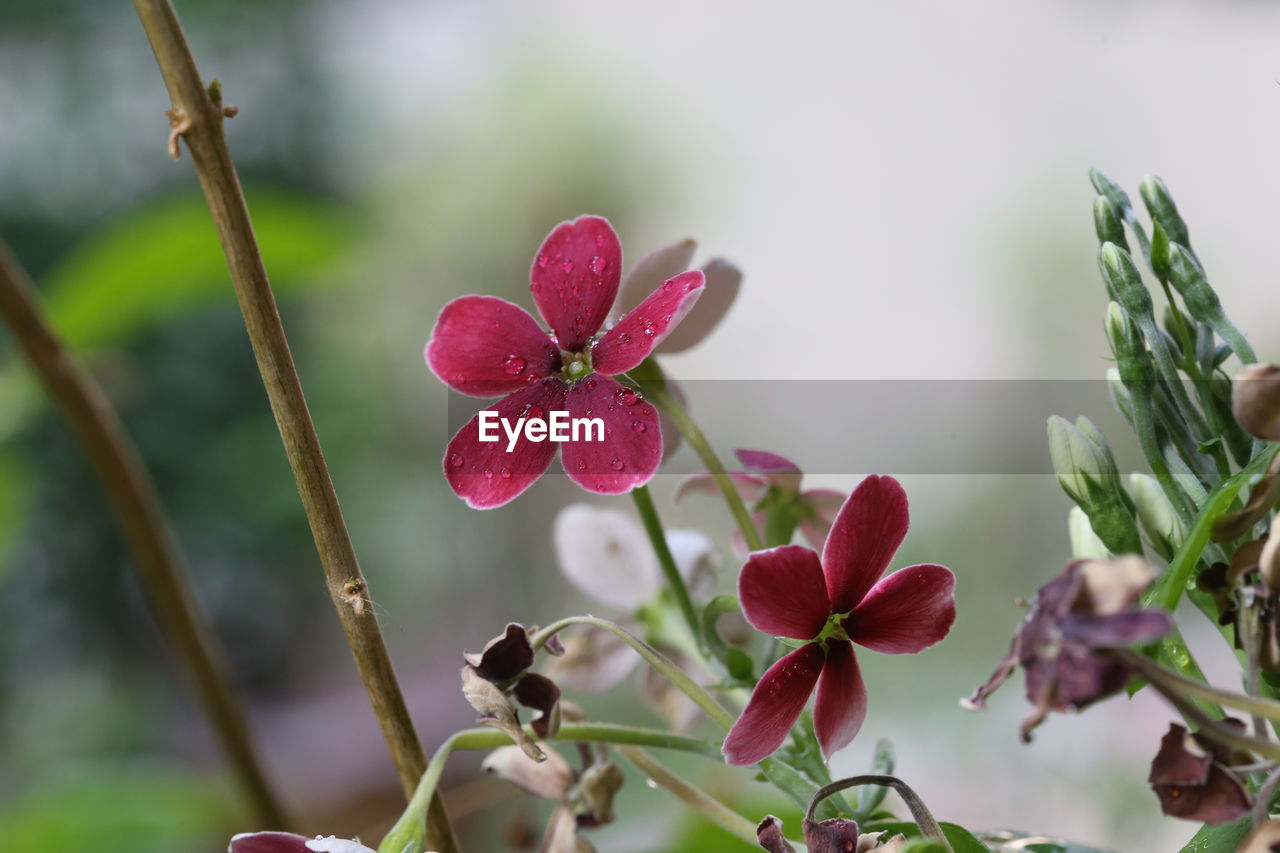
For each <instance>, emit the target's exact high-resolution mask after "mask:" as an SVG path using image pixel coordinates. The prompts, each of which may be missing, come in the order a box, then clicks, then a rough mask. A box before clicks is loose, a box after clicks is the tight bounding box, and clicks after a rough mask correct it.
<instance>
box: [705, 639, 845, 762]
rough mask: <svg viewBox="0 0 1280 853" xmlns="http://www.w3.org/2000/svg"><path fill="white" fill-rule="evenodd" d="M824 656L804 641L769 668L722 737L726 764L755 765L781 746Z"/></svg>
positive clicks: (797, 716) (816, 675)
mask: <svg viewBox="0 0 1280 853" xmlns="http://www.w3.org/2000/svg"><path fill="white" fill-rule="evenodd" d="M825 659H826V654H825V653H824V652H823V651H822V648H821V647H820V646H818V645H817V644H816V643H806V644H805V645H803V646H801V647H800V648H798V649H796V650H795V651H793V652H791V653H790V654H788V655H786V656H784V657H783V658H782V659H781V660H779V661H778V662H777V663H775V664H774V665H773V666H771V667H769V669H768V671H766V672H765V674H764V675H763V676H762V677H761V678H760V681H759V683H758V684H756V688H755V690H753V691H751V699H750V700H749V701H748V702H747V707H746V708H745V709H743V711H742V716H740V717H738V720H737V722H735V723H734V724H733V727H732V728H731V729H729V734H728V736H727V737H726V738H725V739H724V746H723V747H721V750H722V751H723V752H724V756H725V760H726V761H727V762H728V763H729V764H732V765H736V766H741V765H744V764H755V763H756V762H757V761H761V760H763V759H765V758H768V757H769V756H770V755H772V754H773V753H774V752H775V751H776V750H777V749H778V747H780V746H782V742H783V741H784V740H786V739H787V735H788V734H789V733H790V731H791V727H792V726H793V725H795V722H796V720H797V719H798V718H799V717H800V712H801V711H803V710H804V706H805V703H806V702H808V701H809V694H810V693H812V692H813V685H814V684H815V683H816V682H817V680H818V675H819V673H821V672H822V664H823V661H824V660H825Z"/></svg>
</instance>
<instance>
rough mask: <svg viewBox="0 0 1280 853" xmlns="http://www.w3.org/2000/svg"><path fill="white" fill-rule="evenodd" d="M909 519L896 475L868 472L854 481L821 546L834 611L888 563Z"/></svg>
mask: <svg viewBox="0 0 1280 853" xmlns="http://www.w3.org/2000/svg"><path fill="white" fill-rule="evenodd" d="M907 525H908V515H907V493H906V492H904V491H903V490H902V486H901V484H899V483H898V481H897V480H895V479H893V478H892V477H881V476H879V475H876V474H872V475H871V476H870V477H867V478H866V479H865V480H863V481H862V482H861V483H859V484H858V488H856V489H854V490H853V494H851V495H849V499H848V500H846V501H845V502H844V506H843V507H841V508H840V514H839V515H837V516H836V521H835V524H833V525H832V527H831V533H830V534H828V536H827V544H826V545H825V546H824V547H823V549H822V568H823V571H824V572H826V576H827V592H828V594H829V595H830V596H831V610H832V612H834V613H845V612H847V611H850V610H852V609H853V608H855V607H857V606H858V602H860V601H862V598H863V596H865V595H866V594H867V590H869V589H871V587H872V585H874V584H875V582H876V580H877V579H878V578H879V577H880V575H882V574H884V570H885V569H886V568H888V566H889V561H890V560H891V559H893V555H894V553H895V552H896V551H897V550H898V546H899V545H900V544H902V538H903V537H904V536H906V535H907Z"/></svg>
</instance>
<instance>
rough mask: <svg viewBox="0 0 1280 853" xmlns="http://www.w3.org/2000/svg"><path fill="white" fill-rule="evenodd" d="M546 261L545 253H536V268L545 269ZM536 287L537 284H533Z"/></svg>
mask: <svg viewBox="0 0 1280 853" xmlns="http://www.w3.org/2000/svg"><path fill="white" fill-rule="evenodd" d="M547 261H548V258H547V253H546V252H539V253H538V269H540V270H545V269H546V268H547ZM537 287H538V286H537V285H536V284H535V285H534V288H535V289H536V288H537Z"/></svg>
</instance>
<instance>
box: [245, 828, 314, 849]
mask: <svg viewBox="0 0 1280 853" xmlns="http://www.w3.org/2000/svg"><path fill="white" fill-rule="evenodd" d="M227 853H307V838H306V836H303V835H294V834H293V833H292V832H242V833H240V834H239V835H236V836H233V837H232V839H231V844H230V846H228V847H227Z"/></svg>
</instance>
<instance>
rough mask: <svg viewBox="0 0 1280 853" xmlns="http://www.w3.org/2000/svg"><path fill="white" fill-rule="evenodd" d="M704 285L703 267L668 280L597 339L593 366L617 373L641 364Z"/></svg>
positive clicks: (673, 326)
mask: <svg viewBox="0 0 1280 853" xmlns="http://www.w3.org/2000/svg"><path fill="white" fill-rule="evenodd" d="M702 287H703V276H702V272H701V271H700V270H691V271H689V272H686V273H681V274H680V275H678V276H676V277H675V278H672V279H668V280H667V281H666V282H664V283H663V285H662V286H661V287H659V288H658V289H657V290H655V291H654V292H653V293H651V294H649V297H648V298H647V299H645V301H644V302H641V303H640V304H639V305H637V306H636V307H635V309H634V310H632V311H629V312H627V314H626V316H624V317H623V318H622V319H621V320H619V321H618V323H617V325H615V326H614V327H613V328H612V329H610V330H609V331H607V332H605V333H604V337H602V338H600V340H599V341H597V342H596V344H595V346H593V347H592V348H591V363H592V366H594V367H595V369H596V371H597V372H598V373H603V374H605V375H606V376H616V375H617V374H619V373H626V372H627V371H628V370H631V369H632V368H633V367H635V366H636V365H638V364H640V362H642V361H644V360H645V358H647V357H648V355H649V353H651V352H653V348H654V347H655V346H657V345H658V344H659V343H661V342H662V339H663V338H665V337H666V336H667V334H668V333H670V332H671V330H672V329H674V328H675V327H676V325H677V324H678V323H679V322H680V321H681V320H682V319H684V315H685V314H687V313H689V309H690V308H692V307H693V305H694V303H695V302H697V301H698V297H699V296H701V295H702Z"/></svg>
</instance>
